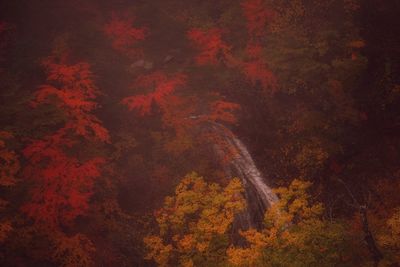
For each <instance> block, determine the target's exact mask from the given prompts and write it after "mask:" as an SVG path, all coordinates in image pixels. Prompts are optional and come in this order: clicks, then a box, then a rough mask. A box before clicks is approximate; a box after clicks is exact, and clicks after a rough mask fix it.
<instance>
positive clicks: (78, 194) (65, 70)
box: [23, 57, 109, 227]
mask: <svg viewBox="0 0 400 267" xmlns="http://www.w3.org/2000/svg"><path fill="white" fill-rule="evenodd" d="M63 58H64V59H65V57H63ZM44 66H45V67H46V70H47V74H48V77H47V81H48V82H49V83H52V84H53V85H49V84H46V85H43V86H41V87H40V88H39V90H38V92H37V93H36V94H35V99H34V101H33V102H32V104H33V106H36V105H38V104H43V103H51V104H54V105H56V106H57V107H58V108H59V109H60V110H62V111H64V112H65V114H66V116H67V122H66V124H65V126H64V127H63V128H61V129H59V130H58V131H56V132H55V133H54V134H52V135H49V136H46V137H44V138H43V139H41V140H34V141H32V142H31V144H29V145H28V146H27V147H26V148H25V149H24V151H23V154H24V156H25V157H26V158H27V159H28V161H29V165H28V167H26V168H25V170H24V174H25V176H26V177H28V178H30V179H32V180H33V181H34V186H33V188H32V190H31V192H30V194H31V200H30V202H29V203H27V204H26V205H25V206H24V207H23V211H24V212H25V213H26V214H27V215H28V216H29V217H31V218H32V219H34V220H35V221H36V222H43V223H46V225H49V226H51V227H56V226H59V225H62V224H64V225H65V224H69V223H71V222H72V221H73V220H74V219H75V218H76V217H77V216H79V215H82V214H84V213H85V212H86V211H87V209H88V205H89V204H88V202H89V198H90V196H91V195H92V193H93V192H92V191H93V183H94V179H95V178H96V177H98V176H100V171H99V168H98V167H99V165H100V164H102V163H104V161H105V160H104V159H103V158H92V159H89V160H86V161H81V160H78V159H77V158H76V157H73V156H72V155H70V153H68V151H69V150H71V147H73V146H74V145H79V143H78V142H79V141H78V140H79V138H77V137H83V138H84V139H86V140H90V141H94V140H99V141H102V142H108V140H109V136H108V132H107V130H106V129H105V128H104V127H103V126H102V124H101V122H100V120H99V119H98V118H97V117H95V116H94V115H93V114H90V113H89V112H91V111H93V110H94V109H95V108H96V107H97V104H96V102H94V99H95V98H96V95H97V94H98V90H97V88H96V86H95V85H94V82H93V79H92V76H93V75H92V73H91V72H90V69H89V68H90V66H89V64H87V63H84V62H83V63H78V64H75V65H67V64H65V63H63V62H61V63H56V62H55V58H53V57H51V58H49V59H47V60H45V61H44ZM52 96H53V97H52ZM54 97H55V98H54Z"/></svg>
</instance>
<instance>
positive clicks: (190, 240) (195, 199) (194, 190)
mask: <svg viewBox="0 0 400 267" xmlns="http://www.w3.org/2000/svg"><path fill="white" fill-rule="evenodd" d="M242 192H243V188H242V185H241V182H240V181H239V179H236V178H235V179H232V180H231V181H230V183H229V184H228V185H227V186H226V187H225V188H222V187H221V186H220V185H218V184H215V183H212V184H208V183H207V182H205V181H204V179H203V178H202V177H199V176H198V175H197V174H196V173H191V174H189V175H187V176H186V177H185V178H184V179H183V180H182V181H181V182H180V183H179V185H177V187H176V189H175V195H174V196H170V197H167V198H166V199H165V201H164V206H163V208H162V209H160V210H159V211H157V212H156V220H157V222H158V225H159V229H160V232H159V235H157V236H147V237H146V238H145V239H144V242H145V244H146V247H147V248H148V253H147V255H146V258H147V259H153V260H154V261H155V262H156V263H157V264H159V265H160V266H168V264H171V261H172V260H175V261H177V262H179V264H180V265H181V266H194V265H196V264H195V262H194V259H193V257H194V256H195V255H200V256H199V257H201V256H202V255H203V256H204V255H206V254H207V255H208V254H209V253H211V252H210V246H211V245H212V244H213V242H217V240H218V238H221V236H223V235H224V234H226V233H227V231H228V229H229V227H230V226H231V224H232V222H233V220H234V217H235V214H237V213H238V212H240V211H242V210H243V209H244V208H245V200H244V198H243V196H242ZM169 237H172V238H169ZM175 264H176V263H175Z"/></svg>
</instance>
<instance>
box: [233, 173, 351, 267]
mask: <svg viewBox="0 0 400 267" xmlns="http://www.w3.org/2000/svg"><path fill="white" fill-rule="evenodd" d="M310 186H311V183H310V182H306V181H302V180H293V181H292V183H291V184H290V186H289V187H287V188H284V187H281V188H278V189H276V190H275V192H276V193H277V195H278V197H279V201H278V202H277V203H276V204H274V205H273V206H272V207H271V208H270V209H269V210H268V211H267V212H266V214H265V219H264V223H265V227H264V228H263V229H262V230H260V231H258V230H255V229H250V230H247V231H243V232H241V235H242V236H243V237H244V238H245V240H246V241H247V247H244V248H242V247H234V246H232V247H230V248H229V250H228V251H227V254H228V256H229V261H230V262H231V263H233V264H234V265H239V266H333V265H337V264H342V265H346V263H348V264H350V262H348V260H349V259H350V258H349V254H350V253H349V251H347V249H346V242H347V241H346V240H347V236H346V235H347V234H346V230H345V226H344V225H343V224H341V223H339V222H335V221H329V220H327V219H324V218H323V206H322V204H321V203H312V200H311V196H310V195H309V194H308V193H307V192H306V191H307V189H308V188H309V187H310ZM342 265H341V266H342ZM349 266H350V265H349Z"/></svg>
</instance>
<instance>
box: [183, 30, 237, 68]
mask: <svg viewBox="0 0 400 267" xmlns="http://www.w3.org/2000/svg"><path fill="white" fill-rule="evenodd" d="M221 35H222V31H221V30H220V29H217V28H211V29H208V30H202V29H199V28H193V29H191V30H190V31H188V33H187V36H188V38H189V40H191V41H192V42H193V44H194V45H195V47H196V48H197V49H198V50H199V51H200V53H199V54H198V55H197V56H196V58H195V59H196V63H197V64H198V65H206V64H211V65H217V64H218V63H219V62H220V61H221V59H223V58H224V57H225V58H226V57H229V54H230V47H229V46H228V45H227V44H225V43H224V42H223V41H222V36H221Z"/></svg>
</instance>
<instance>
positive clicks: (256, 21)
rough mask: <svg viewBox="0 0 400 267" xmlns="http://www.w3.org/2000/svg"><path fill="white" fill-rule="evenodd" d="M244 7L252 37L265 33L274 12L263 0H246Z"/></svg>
mask: <svg viewBox="0 0 400 267" xmlns="http://www.w3.org/2000/svg"><path fill="white" fill-rule="evenodd" d="M242 9H243V12H244V15H245V17H246V20H247V30H248V32H249V35H250V36H251V37H252V38H256V37H260V36H262V35H263V34H264V33H265V27H266V25H267V22H268V21H269V20H271V19H272V18H273V17H274V12H273V11H271V10H270V9H268V8H267V7H266V6H265V3H264V1H263V0H244V1H243V2H242Z"/></svg>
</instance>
